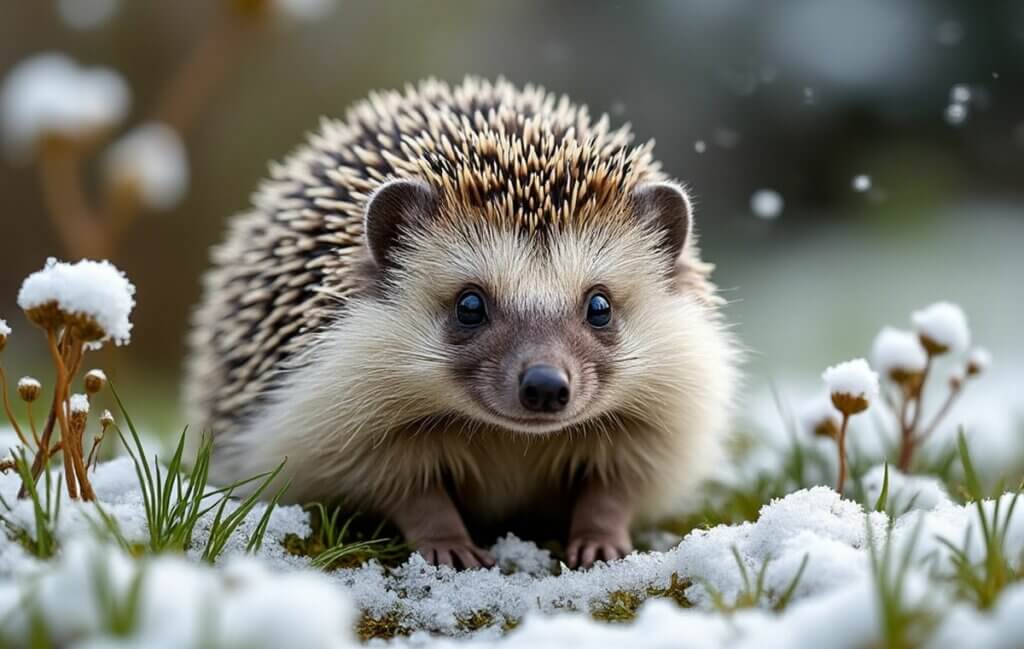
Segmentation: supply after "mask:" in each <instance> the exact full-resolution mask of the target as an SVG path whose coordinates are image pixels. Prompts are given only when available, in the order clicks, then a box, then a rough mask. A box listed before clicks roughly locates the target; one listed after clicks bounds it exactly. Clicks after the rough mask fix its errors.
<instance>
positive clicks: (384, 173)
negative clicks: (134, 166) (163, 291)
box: [185, 78, 739, 568]
mask: <svg viewBox="0 0 1024 649" xmlns="http://www.w3.org/2000/svg"><path fill="white" fill-rule="evenodd" d="M652 150H653V142H647V143H645V144H640V145H635V144H634V143H633V135H632V132H631V130H630V127H629V125H628V124H627V125H624V126H622V127H620V128H616V129H613V128H611V127H610V124H609V119H608V117H607V115H604V116H602V117H601V118H600V119H597V120H593V119H591V117H590V115H589V112H588V110H587V108H586V107H584V106H582V105H579V104H576V103H573V102H572V101H570V100H569V99H568V98H567V97H564V96H562V97H558V96H556V95H554V94H551V93H549V92H547V91H546V90H544V89H543V88H540V87H537V86H530V85H527V86H525V87H518V86H515V85H513V84H511V83H510V82H508V81H505V80H498V81H496V82H489V81H485V80H480V79H476V78H467V79H466V80H465V81H463V82H462V83H461V84H458V85H454V86H451V85H448V84H446V83H443V82H440V81H437V80H428V81H424V82H421V83H420V84H418V85H416V86H409V87H406V88H405V89H404V91H389V92H378V93H373V94H371V95H370V96H369V97H368V98H367V99H365V100H363V101H361V102H360V103H357V104H355V105H354V107H353V108H351V109H350V110H349V111H348V112H347V114H346V116H345V118H344V119H343V120H329V119H325V120H324V121H323V122H322V124H321V127H320V129H319V131H318V132H316V133H315V134H312V135H310V136H309V137H308V138H307V141H306V142H305V143H304V144H303V145H301V146H300V147H299V148H298V149H297V150H295V151H294V152H293V153H292V154H291V155H290V156H289V157H287V158H286V159H285V161H284V162H283V163H280V164H272V165H271V168H270V176H269V179H268V180H265V181H264V182H263V183H262V184H261V185H260V186H259V188H258V191H257V192H256V193H255V195H254V198H253V199H252V206H251V208H250V209H249V210H248V211H246V212H244V213H242V214H240V215H237V216H235V217H234V218H233V219H232V220H230V222H229V227H228V233H227V235H226V240H224V241H223V243H221V244H220V245H218V246H215V247H214V249H213V252H212V254H211V256H212V269H211V270H209V271H208V273H207V274H206V275H205V277H204V281H203V297H202V301H201V303H200V306H199V308H198V309H197V311H196V313H195V316H194V325H193V330H192V334H191V336H190V356H189V361H188V368H187V372H186V382H185V396H186V400H187V402H188V404H189V408H190V409H191V412H190V414H189V419H190V421H191V422H192V423H194V424H199V429H200V430H203V431H208V434H209V435H211V437H212V445H213V455H212V469H211V470H212V475H213V476H214V477H215V478H216V479H218V480H221V481H224V482H230V481H236V480H240V479H243V478H248V477H250V476H252V475H254V474H257V473H260V472H265V471H268V470H271V469H273V468H274V467H275V466H277V465H279V464H280V463H281V462H282V460H283V459H284V458H287V459H286V461H285V464H284V470H283V472H282V473H281V474H280V476H279V479H280V480H282V484H285V482H284V481H287V482H286V484H287V485H288V486H287V492H286V494H285V498H286V499H287V500H289V501H292V502H299V503H302V502H311V501H320V502H334V503H338V504H339V505H340V506H342V507H345V508H346V509H348V510H350V511H362V512H373V513H375V514H377V515H379V516H381V517H383V518H385V519H388V520H390V521H392V522H393V523H394V524H395V525H396V526H397V528H398V529H399V531H400V532H401V533H402V535H403V536H404V538H405V539H406V541H407V542H408V543H409V544H410V545H411V547H412V548H414V549H415V550H417V551H418V552H419V553H420V554H421V555H423V557H424V558H425V559H426V560H427V561H428V562H430V563H433V564H438V565H440V564H445V565H449V566H453V567H456V568H475V567H480V566H490V565H493V563H494V557H493V556H492V555H491V554H490V553H489V552H488V551H487V550H486V549H485V547H486V541H485V540H481V539H482V538H485V537H482V536H481V535H482V534H484V531H486V530H497V531H499V532H500V530H502V529H503V526H508V525H511V524H512V522H513V521H526V522H528V523H537V524H542V525H543V526H547V527H545V529H549V530H557V534H559V535H561V538H562V539H563V540H564V541H565V545H564V547H565V551H566V557H567V558H566V561H567V563H568V565H569V566H570V567H589V566H591V565H593V564H594V563H595V562H596V561H601V560H603V561H612V560H615V559H617V558H620V557H623V556H625V555H626V554H628V553H630V552H632V550H633V548H632V544H631V540H630V539H631V536H630V534H631V529H634V528H635V527H636V526H638V525H643V524H647V523H649V522H652V521H655V520H657V519H658V518H659V517H663V516H665V515H667V514H670V513H672V512H675V511H678V508H679V506H680V504H681V503H685V502H687V500H688V499H692V498H693V496H694V494H695V493H696V492H697V490H698V488H699V483H700V481H701V479H702V478H705V477H707V475H708V473H709V471H711V470H712V469H713V467H714V466H715V465H716V463H717V462H718V460H719V457H720V451H721V448H722V440H723V438H724V437H725V435H726V432H727V430H728V422H729V411H730V404H731V401H732V398H733V393H734V386H735V384H736V382H737V380H738V369H737V367H738V359H739V353H738V345H737V343H736V341H735V340H734V338H733V336H732V335H731V333H730V330H729V327H728V325H727V323H726V322H725V320H724V316H723V315H722V306H723V300H722V299H721V297H720V296H719V295H718V293H717V289H716V287H715V286H714V284H713V283H712V281H711V278H710V273H711V270H712V266H711V265H710V264H709V263H707V262H705V261H703V260H702V259H701V256H700V253H699V249H698V246H697V238H696V234H695V232H694V226H693V204H692V201H691V199H690V197H689V195H688V193H687V190H686V189H685V188H684V186H683V185H681V184H680V183H678V182H674V181H672V180H670V179H669V178H668V177H667V176H666V175H665V174H664V173H663V172H662V171H661V167H660V165H659V163H658V162H656V161H655V159H654V158H653V154H652ZM504 529H506V530H507V529H510V528H509V527H504ZM490 538H493V537H490Z"/></svg>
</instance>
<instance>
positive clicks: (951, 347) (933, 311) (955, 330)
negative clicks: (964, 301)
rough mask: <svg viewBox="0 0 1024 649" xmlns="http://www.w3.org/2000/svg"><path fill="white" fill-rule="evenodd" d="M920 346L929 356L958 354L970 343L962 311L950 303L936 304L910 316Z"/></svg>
mask: <svg viewBox="0 0 1024 649" xmlns="http://www.w3.org/2000/svg"><path fill="white" fill-rule="evenodd" d="M910 320H911V322H913V324H914V330H915V331H916V332H917V335H918V336H919V337H920V338H921V344H922V345H924V348H925V349H926V350H927V351H928V353H929V354H935V355H938V354H945V353H946V352H954V353H960V352H963V351H964V350H966V349H967V346H968V345H969V344H970V342H971V332H970V330H969V329H968V328H967V317H966V316H965V315H964V312H963V309H961V308H960V307H959V306H957V305H955V304H953V303H951V302H936V303H935V304H932V305H931V306H927V307H925V308H924V309H921V310H920V311H914V313H913V314H911V316H910Z"/></svg>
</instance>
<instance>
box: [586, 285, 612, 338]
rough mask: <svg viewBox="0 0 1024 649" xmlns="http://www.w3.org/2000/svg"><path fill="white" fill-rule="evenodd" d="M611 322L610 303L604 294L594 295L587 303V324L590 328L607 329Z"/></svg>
mask: <svg viewBox="0 0 1024 649" xmlns="http://www.w3.org/2000/svg"><path fill="white" fill-rule="evenodd" d="M611 321H612V303H611V302H609V301H608V296H606V295H605V294H604V293H594V294H593V295H591V296H590V300H589V301H588V302H587V322H588V323H590V326H591V327H594V328H595V329H600V328H602V327H607V326H608V323H609V322H611Z"/></svg>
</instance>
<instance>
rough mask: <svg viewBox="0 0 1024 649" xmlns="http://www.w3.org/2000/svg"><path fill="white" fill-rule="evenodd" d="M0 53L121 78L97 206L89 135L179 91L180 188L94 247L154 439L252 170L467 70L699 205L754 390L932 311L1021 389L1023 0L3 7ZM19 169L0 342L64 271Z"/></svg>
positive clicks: (125, 123) (59, 250) (7, 172)
mask: <svg viewBox="0 0 1024 649" xmlns="http://www.w3.org/2000/svg"><path fill="white" fill-rule="evenodd" d="M270 5H274V6H270ZM0 33H2V35H3V37H2V38H0V77H6V76H8V75H9V73H10V71H11V70H12V69H13V68H14V67H15V66H16V65H18V64H19V63H21V62H23V61H25V60H28V59H29V58H30V57H33V56H36V55H39V54H41V53H46V52H57V53H62V54H64V55H66V56H67V57H70V58H71V59H73V60H74V61H75V62H77V64H79V65H81V66H86V67H94V66H100V67H106V68H110V69H112V70H114V71H116V72H117V73H118V74H120V75H121V77H123V79H124V83H125V84H126V86H127V88H128V89H129V91H130V96H131V101H130V105H128V106H127V107H126V108H125V111H124V112H125V114H124V115H123V116H122V118H121V119H119V120H118V123H117V124H116V125H113V126H112V128H110V129H109V132H108V133H106V134H105V138H104V140H103V141H102V142H97V143H95V144H94V145H93V148H92V149H90V150H89V153H88V155H83V156H82V157H81V161H80V180H81V184H82V189H83V191H84V192H85V195H86V199H87V200H90V201H92V202H93V203H96V202H100V201H101V200H102V198H103V197H104V196H105V193H104V187H103V185H104V181H103V178H104V176H103V168H102V164H101V163H100V162H98V161H99V160H102V159H103V149H104V146H105V143H106V142H111V141H115V140H116V138H117V137H118V136H119V135H120V134H123V133H125V132H127V131H129V130H130V129H131V128H132V126H133V125H137V124H139V123H141V122H145V121H147V120H149V119H151V118H152V117H153V116H154V114H157V115H159V114H160V108H159V106H160V105H161V103H162V102H163V104H164V105H166V102H167V93H168V92H174V88H173V87H172V89H171V90H168V86H169V85H171V86H173V85H174V84H179V85H180V84H182V83H184V84H185V90H184V91H183V92H184V94H185V95H186V96H188V93H189V92H192V93H193V94H195V95H196V97H195V98H193V99H195V101H194V102H193V103H191V104H190V103H189V101H188V100H186V101H185V106H184V107H183V108H182V107H181V106H179V109H180V110H179V111H178V117H179V118H181V121H182V123H183V126H182V127H181V128H180V129H179V131H180V134H181V140H182V141H183V142H184V147H185V151H186V159H187V171H188V186H187V191H185V192H184V193H183V194H182V195H181V196H180V197H176V199H175V200H173V201H164V202H163V204H161V205H160V207H162V208H163V209H160V210H149V209H142V210H140V214H139V215H138V216H137V218H135V219H134V220H133V222H132V223H131V225H130V227H128V228H126V229H125V233H124V237H123V239H122V240H121V242H120V244H119V245H118V247H117V249H116V250H114V251H112V252H111V256H112V260H113V261H114V262H115V263H116V264H117V265H118V266H119V267H121V268H123V269H124V270H125V271H126V272H127V274H128V276H129V277H130V278H131V279H132V280H133V281H134V282H135V284H136V285H137V286H138V289H139V295H138V307H137V310H136V313H135V317H134V322H135V330H134V335H133V341H132V346H131V348H130V351H129V352H124V351H118V352H114V353H111V354H110V355H109V356H108V357H105V359H104V363H103V364H106V365H108V366H113V367H112V369H113V370H114V371H113V374H114V375H115V377H117V376H120V377H121V378H120V379H119V380H120V385H121V386H123V387H122V388H121V389H122V391H123V392H126V393H129V394H130V395H133V396H135V398H136V400H137V401H142V402H144V403H146V404H148V405H147V406H146V407H147V408H148V409H149V410H150V411H151V412H153V413H155V414H154V415H153V416H154V417H155V418H157V419H158V420H165V421H168V422H175V425H177V424H179V423H182V422H181V419H180V417H179V416H177V415H176V395H177V384H178V376H179V371H180V367H181V362H182V355H183V349H184V346H183V341H184V335H185V330H186V323H187V320H188V317H189V313H190V309H191V308H192V305H193V304H194V303H195V301H196V299H197V296H198V292H199V284H198V278H199V276H200V273H201V272H202V271H203V269H204V267H205V266H206V263H207V255H208V249H209V246H210V245H211V244H213V243H215V242H217V241H218V240H219V239H220V238H221V236H222V233H223V230H224V225H225V219H226V218H227V217H228V216H230V215H231V214H233V213H235V212H238V211H241V210H244V209H245V208H246V205H247V202H248V198H249V195H250V193H251V192H252V191H253V190H254V188H255V187H256V186H257V183H258V182H259V180H260V178H261V177H262V176H263V175H264V174H265V172H266V169H267V163H268V161H270V160H274V159H280V158H282V157H283V156H284V155H285V154H286V153H288V152H289V151H290V150H291V149H292V148H293V147H294V146H295V145H296V144H298V143H299V142H300V140H301V139H302V138H303V137H304V135H305V134H306V133H308V132H309V131H310V130H312V129H314V128H315V127H316V125H317V122H318V120H319V118H320V117H321V116H324V115H328V116H342V115H343V114H344V111H345V110H346V107H347V106H348V105H349V104H351V103H352V102H353V101H355V100H357V99H359V98H361V97H363V96H364V95H366V94H367V93H368V92H369V91H371V90H373V89H377V88H392V87H401V86H403V85H404V84H407V83H411V82H415V81H416V80H419V79H422V78H424V77H428V76H435V77H438V78H441V79H444V80H448V81H453V82H454V81H458V80H459V79H461V78H462V77H463V76H464V75H466V74H475V75H481V76H485V77H491V78H493V77H497V76H499V75H503V76H505V77H507V78H509V79H510V80H512V81H513V82H515V83H519V84H522V83H527V82H531V83H537V84H541V85H543V86H545V87H547V88H548V89H550V90H554V91H557V92H559V93H567V94H568V95H570V96H571V97H572V98H573V99H574V100H576V101H578V102H580V103H585V104H588V105H589V106H590V108H591V111H592V112H593V113H602V112H607V113H608V114H609V115H610V117H611V119H612V121H613V123H619V122H624V121H629V122H630V123H632V125H633V128H634V131H635V132H636V134H637V136H638V138H639V139H641V140H646V139H649V138H653V139H655V140H656V143H657V144H656V148H655V154H656V156H657V157H659V158H660V159H661V160H662V162H663V164H664V167H665V168H666V170H667V171H668V172H669V174H670V175H672V176H675V177H677V178H679V179H681V180H683V181H684V182H685V183H687V185H689V187H690V188H691V189H692V191H693V192H694V194H695V195H696V197H697V201H698V212H697V223H698V226H699V230H700V233H701V237H702V244H703V247H704V251H705V256H706V257H707V258H708V259H710V260H711V261H714V262H715V263H717V264H718V271H717V275H716V279H717V281H718V283H719V284H720V285H721V286H722V287H723V289H724V290H725V295H726V296H727V297H728V298H729V299H730V300H731V302H732V304H731V305H730V307H729V308H728V312H727V313H728V317H729V319H730V320H731V321H733V322H735V323H736V326H737V333H738V334H739V336H740V337H741V338H742V340H743V341H744V343H745V344H746V345H747V347H749V349H750V350H751V356H750V362H749V365H748V368H749V371H750V373H751V375H752V384H754V385H756V384H758V383H763V382H765V381H768V380H777V379H780V378H788V377H801V378H803V379H807V378H808V377H809V379H810V380H811V381H816V380H817V376H818V373H819V372H820V369H821V367H823V365H824V364H828V363H832V362H835V361H838V360H843V359H846V358H848V357H852V356H859V355H864V354H866V353H867V350H868V347H869V345H870V343H871V339H872V337H873V336H874V334H875V332H876V331H877V330H878V328H880V327H881V326H882V325H883V324H893V325H896V326H906V325H907V324H908V321H907V320H908V315H909V312H910V311H911V310H912V309H915V308H919V307H921V306H924V305H926V304H928V303H930V302H933V301H935V300H938V299H948V300H951V301H954V302H958V303H960V304H961V305H962V306H963V307H964V309H965V310H966V312H967V314H968V317H969V318H970V320H971V324H972V328H973V331H974V335H975V339H976V340H977V341H978V342H980V343H982V344H985V345H987V346H988V347H989V348H991V349H992V351H993V352H994V354H995V357H996V364H997V367H1001V368H1003V372H1004V373H1005V372H1010V373H1011V374H1008V376H1016V377H1017V378H1019V374H1017V373H1016V369H1015V368H1019V367H1020V365H1019V362H1020V361H1021V359H1022V357H1024V354H1022V353H1021V352H1020V340H1021V336H1022V334H1024V330H1022V328H1021V322H1022V321H1024V306H1022V304H1021V303H1022V297H1024V293H1022V291H1021V282H1022V280H1024V255H1022V254H1021V249H1022V246H1024V182H1022V181H1024V3H1022V2H1019V1H1009V0H1006V1H998V0H992V1H989V2H972V3H967V2H942V1H934V2H914V1H910V0H906V1H901V2H892V1H891V0H856V1H851V0H785V1H780V2H772V3H765V2H757V1H755V0H691V1H676V2H671V1H668V0H662V1H651V2H590V1H587V2H583V1H579V2H558V3H554V2H545V1H542V0H532V1H523V2H514V3H512V2H502V1H498V0H489V1H480V2H477V1H468V0H466V1H456V0H438V1H434V2H429V3H427V2H422V3H420V2H403V1H388V0H343V1H339V2H336V3H335V2H332V1H331V0H230V1H229V0H220V1H213V0H204V1H199V0H179V1H177V2H157V1H156V0H131V1H130V2H129V1H128V0H120V1H118V0H60V1H55V0H36V1H33V2H25V1H22V0H0ZM197 51H199V52H200V53H199V54H198V55H197V54H196V52H197ZM197 61H198V63H197ZM189 75H193V76H194V77H196V79H194V80H191V81H190V80H189ZM189 84H193V85H197V86H199V87H198V89H197V88H195V87H192V88H191V89H189V88H190V86H189ZM204 84H205V85H204ZM178 90H181V88H180V87H179V88H178ZM171 101H172V103H173V101H174V100H173V99H172V100H171ZM171 112H172V113H173V110H172V111H171ZM182 114H184V115H185V117H181V115H182ZM172 121H173V120H172ZM24 158H25V156H24V155H20V156H19V155H16V154H15V155H6V156H5V159H4V160H3V161H2V162H0V196H2V201H3V202H2V206H3V208H2V211H0V268H2V272H0V317H5V318H7V319H8V320H9V321H10V322H11V324H12V326H14V327H15V329H16V332H17V331H18V330H20V331H22V332H27V331H28V330H29V328H30V325H29V324H28V323H27V322H26V321H25V320H24V319H23V318H21V316H20V313H18V311H17V308H16V304H15V297H16V294H17V289H18V286H19V284H20V282H21V280H22V279H23V278H24V276H25V275H27V274H28V273H30V272H31V271H33V270H36V269H38V268H40V267H41V266H42V264H43V262H44V260H45V258H46V257H47V256H50V255H54V256H58V257H61V256H64V257H67V256H69V254H70V253H69V252H68V250H67V249H66V246H65V245H63V244H62V241H61V239H60V237H59V236H58V234H57V231H56V229H55V227H54V225H53V219H52V217H51V214H50V212H49V211H48V207H47V203H46V202H45V201H44V199H43V193H42V188H41V187H42V184H43V183H42V182H41V174H40V170H39V165H38V164H36V162H37V161H34V160H32V159H28V160H26V159H24ZM115 202H116V201H115ZM157 202H159V201H157ZM168 203H172V204H168ZM25 338H26V339H28V338H29V336H28V335H26V336H25ZM34 342H35V341H33V344H29V342H28V341H27V340H26V341H25V343H24V344H22V343H18V344H13V343H12V346H11V348H10V349H9V353H11V354H13V356H14V357H13V358H8V359H6V360H5V363H6V364H7V365H8V367H17V369H13V370H11V371H12V372H19V370H20V373H26V372H27V369H25V368H33V367H39V368H42V367H43V360H44V359H43V353H44V348H43V345H42V344H41V339H40V340H39V342H40V344H39V345H38V346H35V345H34ZM104 353H105V354H106V353H109V352H104ZM39 371H40V372H43V370H42V369H40V370H39ZM143 377H144V378H145V380H144V381H143V380H134V379H136V378H143ZM137 407H138V406H137Z"/></svg>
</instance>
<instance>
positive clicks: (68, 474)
mask: <svg viewBox="0 0 1024 649" xmlns="http://www.w3.org/2000/svg"><path fill="white" fill-rule="evenodd" d="M66 336H67V334H66V333H65V337H66ZM47 339H48V342H49V343H50V356H51V357H52V358H53V365H54V367H55V368H56V370H57V382H56V385H55V386H54V391H55V392H56V394H57V400H55V402H54V404H55V406H56V408H55V409H56V411H57V413H56V414H57V424H58V425H59V426H60V438H61V442H62V443H63V445H64V450H63V451H62V452H61V458H62V459H63V460H64V482H65V485H66V486H67V490H68V496H70V497H71V499H72V500H78V483H77V482H76V481H75V466H74V463H73V462H72V461H71V452H70V451H72V450H74V449H72V448H69V447H70V446H71V442H70V426H68V413H67V404H68V396H67V393H68V383H69V382H70V381H69V380H68V375H67V367H66V366H65V364H64V357H63V355H62V354H61V351H60V349H58V345H57V336H56V334H54V332H53V331H52V330H51V331H48V332H47ZM62 342H63V341H62Z"/></svg>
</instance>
